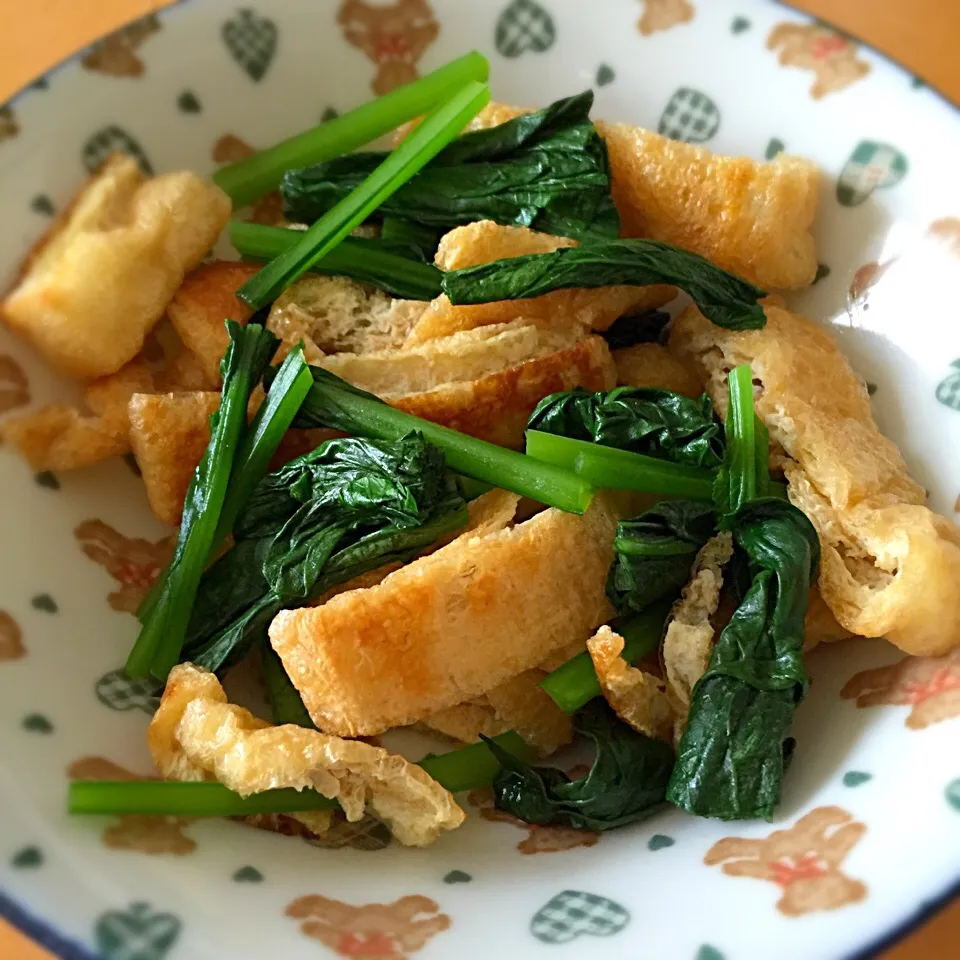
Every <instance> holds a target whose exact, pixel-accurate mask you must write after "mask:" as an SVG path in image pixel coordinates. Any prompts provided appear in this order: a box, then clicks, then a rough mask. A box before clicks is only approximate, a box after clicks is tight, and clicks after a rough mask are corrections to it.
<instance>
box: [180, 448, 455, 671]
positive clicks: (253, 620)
mask: <svg viewBox="0 0 960 960" xmlns="http://www.w3.org/2000/svg"><path fill="white" fill-rule="evenodd" d="M465 523H466V504H465V503H464V501H463V498H462V497H461V496H460V493H459V491H458V489H457V485H456V481H455V480H454V479H453V478H452V477H451V476H450V475H449V474H448V473H447V471H446V468H445V465H444V458H443V455H442V454H441V453H440V451H439V450H437V449H436V448H435V447H433V446H431V445H430V444H428V443H426V442H425V441H424V439H423V437H422V436H420V435H419V434H409V435H408V436H406V437H404V438H402V439H401V440H399V441H397V442H394V443H388V442H377V441H370V440H357V439H353V438H343V439H338V440H331V441H328V442H327V443H326V444H323V445H322V446H320V447H318V448H317V449H316V450H314V451H312V452H310V453H308V454H306V455H304V456H302V457H299V458H298V459H296V460H294V461H292V462H291V463H289V464H287V465H286V466H284V467H282V468H281V469H280V470H278V471H276V472H274V473H272V474H269V475H268V476H267V477H265V478H264V479H263V481H261V483H260V485H259V486H258V487H257V489H256V490H255V491H254V495H253V496H252V498H251V500H250V503H249V508H248V510H247V511H246V512H245V513H244V515H243V516H242V517H241V518H240V520H239V522H238V523H237V526H236V528H235V540H236V542H235V544H234V546H233V547H232V549H230V550H228V551H227V552H226V553H225V554H224V555H223V556H222V557H221V558H220V559H219V560H218V561H217V562H216V563H215V564H213V566H212V567H211V568H210V569H209V570H208V571H207V573H206V574H205V575H204V578H203V580H202V582H201V584H200V589H199V591H198V594H197V603H196V607H195V609H194V614H193V617H192V619H191V622H190V631H189V639H188V643H187V645H186V647H185V649H184V658H185V659H189V660H191V661H193V662H194V663H197V664H199V665H201V666H204V667H206V668H207V669H208V670H214V671H219V670H222V669H223V668H224V667H226V666H228V665H230V664H231V663H233V662H235V661H236V660H237V659H238V658H239V657H240V656H241V655H242V654H243V653H245V652H246V651H247V650H248V649H249V648H250V645H251V644H252V643H254V642H255V641H256V640H258V639H262V638H263V637H264V636H265V633H266V628H267V626H268V625H269V623H270V620H271V619H272V618H273V616H274V615H275V614H276V613H277V612H278V611H279V610H282V609H285V608H291V607H298V606H302V605H304V604H305V603H309V602H310V601H311V600H312V599H314V598H316V597H317V596H319V595H320V594H322V593H323V592H324V591H326V590H328V589H329V588H330V587H332V586H335V585H336V584H338V583H343V582H344V581H346V580H349V579H351V578H352V577H354V576H357V575H358V574H360V573H363V572H365V571H367V570H371V569H373V568H375V567H378V566H381V565H382V564H384V563H388V562H390V561H392V560H409V559H411V558H412V557H413V556H415V555H416V554H417V553H419V552H420V551H421V550H422V549H424V548H425V547H427V546H429V545H430V544H431V543H434V542H436V540H438V539H440V538H441V537H443V536H445V535H446V534H448V533H450V532H452V531H453V530H456V529H458V528H459V527H462V526H463V525H464V524H465Z"/></svg>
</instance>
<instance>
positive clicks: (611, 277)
mask: <svg viewBox="0 0 960 960" xmlns="http://www.w3.org/2000/svg"><path fill="white" fill-rule="evenodd" d="M656 283H669V284H671V285H673V286H675V287H679V288H680V289H681V290H683V291H684V292H685V293H688V294H689V295H690V297H691V298H692V299H693V302H694V303H695V304H696V305H697V306H698V307H699V308H700V310H701V312H702V313H703V315H704V316H705V317H706V318H707V319H708V320H711V321H712V322H713V323H715V324H716V325H717V326H719V327H726V328H727V329H729V330H759V329H761V328H762V327H763V326H764V325H765V324H766V322H767V319H766V317H765V316H764V313H763V307H762V306H761V305H760V303H759V302H758V301H759V300H760V299H761V297H763V296H764V292H763V290H761V289H760V288H759V287H755V286H754V285H753V284H752V283H748V282H747V281H746V280H743V279H742V278H740V277H738V276H735V275H734V274H732V273H727V271H726V270H721V269H720V267H717V266H714V264H712V263H711V262H710V261H709V260H706V259H704V258H703V257H701V256H698V255H697V254H695V253H689V252H688V251H686V250H681V249H679V248H678V247H671V246H669V245H668V244H666V243H660V242H658V241H656V240H590V241H589V242H584V243H581V244H580V246H578V247H567V248H565V249H562V250H554V251H553V252H552V253H532V254H528V255H527V256H523V257H510V258H509V259H506V260H493V261H492V262H490V263H482V264H479V265H478V266H475V267H464V268H463V269H461V270H448V271H447V272H446V273H444V275H443V292H444V293H445V294H446V295H447V296H448V297H449V298H450V302H451V303H453V304H474V303H491V302H493V301H497V300H518V299H526V298H527V297H540V296H543V294H545V293H550V292H552V291H553V290H565V289H568V288H571V287H575V288H585V289H595V288H596V287H609V286H613V285H615V284H627V285H632V286H639V287H645V286H649V285H651V284H656Z"/></svg>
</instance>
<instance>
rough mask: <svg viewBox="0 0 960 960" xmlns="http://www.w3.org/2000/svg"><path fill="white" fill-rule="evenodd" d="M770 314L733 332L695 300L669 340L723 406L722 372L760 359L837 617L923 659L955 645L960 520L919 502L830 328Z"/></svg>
mask: <svg viewBox="0 0 960 960" xmlns="http://www.w3.org/2000/svg"><path fill="white" fill-rule="evenodd" d="M766 314H767V326H766V327H765V328H764V329H763V330H752V331H745V332H742V333H733V332H730V331H726V330H721V329H720V328H719V327H715V326H714V325H713V324H711V323H709V322H708V321H707V320H706V319H704V317H703V316H702V315H701V314H700V313H699V312H698V311H697V310H695V309H692V308H691V309H690V310H687V311H685V312H684V313H683V314H682V315H681V316H680V317H679V318H678V320H677V321H676V323H675V324H674V327H673V330H672V332H671V336H670V344H669V347H670V349H671V350H672V351H675V352H676V353H677V355H678V356H680V357H681V359H685V360H687V361H689V362H691V363H693V364H694V365H695V366H696V367H697V369H698V371H699V372H700V373H701V375H702V376H703V378H704V381H705V382H706V384H707V389H708V390H709V391H710V393H711V395H712V396H713V398H714V402H715V403H716V404H717V406H718V407H719V408H721V409H723V407H724V405H725V398H726V385H725V376H726V372H727V371H728V370H729V369H730V368H732V367H734V366H736V365H737V364H741V363H749V364H750V365H751V367H752V368H753V373H754V377H755V378H757V379H758V380H759V382H760V388H759V394H758V397H757V412H758V413H759V415H760V416H761V417H762V418H763V420H764V422H765V423H766V424H767V426H768V427H769V429H770V437H771V439H772V440H773V441H774V442H775V443H776V444H777V445H779V447H781V448H782V449H783V451H784V452H785V454H786V462H785V463H784V472H785V474H786V477H787V480H788V483H789V495H790V499H791V500H792V502H793V503H795V504H796V505H797V506H798V507H800V509H802V510H803V511H804V513H806V514H807V516H809V517H810V519H811V520H812V521H813V523H814V526H816V528H817V532H818V533H819V534H820V543H821V546H822V548H823V557H822V561H821V568H820V582H819V583H820V593H821V594H822V596H823V599H824V600H825V601H826V603H827V606H828V607H829V608H830V610H831V611H832V612H833V614H834V615H835V616H836V618H837V620H838V621H839V623H840V625H841V626H842V627H844V628H845V629H846V630H849V631H850V632H851V633H854V634H860V635H863V636H869V637H880V636H883V637H886V638H887V639H888V640H890V641H891V642H892V643H895V644H896V645H897V646H898V647H900V648H901V649H902V650H904V651H906V652H907V653H911V654H915V655H918V656H940V655H943V654H945V653H948V652H949V651H950V650H952V649H954V648H956V647H957V646H958V645H960V590H958V589H957V585H958V584H960V529H958V528H957V527H956V526H955V525H954V524H952V523H950V521H949V520H946V519H945V518H943V517H941V516H938V515H937V514H935V513H933V512H932V511H931V510H929V509H928V508H927V507H925V506H924V505H923V504H924V499H925V496H924V491H923V489H922V488H921V487H920V485H919V484H917V483H915V482H914V481H913V480H912V479H911V478H910V477H909V475H908V474H907V468H906V465H905V464H904V462H903V458H902V457H901V456H900V451H899V450H898V449H897V447H896V445H895V444H893V443H892V442H891V441H890V440H888V439H887V438H886V437H884V436H882V435H881V433H880V431H879V430H878V429H877V425H876V423H875V422H874V419H873V414H872V412H871V407H870V400H869V397H868V395H867V391H866V387H865V385H864V383H863V381H862V380H861V379H860V378H859V377H858V376H857V375H856V374H855V373H854V372H853V370H851V368H850V365H849V364H848V363H847V360H846V358H845V357H844V356H843V354H842V353H841V352H840V350H839V348H838V347H837V345H836V343H834V341H833V339H832V338H831V337H830V335H829V334H828V333H827V331H826V330H824V329H823V328H822V327H820V326H819V325H818V324H816V323H813V322H812V321H810V320H807V319H806V318H804V317H800V316H797V315H795V314H791V313H789V312H788V311H786V310H783V309H780V308H779V307H776V306H768V307H767V308H766Z"/></svg>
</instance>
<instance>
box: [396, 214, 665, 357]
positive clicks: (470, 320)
mask: <svg viewBox="0 0 960 960" xmlns="http://www.w3.org/2000/svg"><path fill="white" fill-rule="evenodd" d="M576 245H577V243H576V241H575V240H570V239H568V238H566V237H554V236H550V235H549V234H546V233H537V232H536V231H535V230H530V229H528V228H527V227H505V226H501V225H500V224H497V223H494V222H493V221H491V220H481V221H479V222H478V223H470V224H467V225H466V226H463V227H456V228H455V229H454V230H451V231H450V232H449V233H447V234H445V235H444V237H443V238H442V239H441V241H440V246H439V247H438V248H437V255H436V258H435V262H436V264H437V266H438V267H440V269H441V270H459V269H461V268H463V267H475V266H477V265H479V264H481V263H489V262H490V261H491V260H504V259H507V258H510V257H520V256H524V255H526V254H530V253H550V252H552V251H554V250H558V249H560V248H561V247H575V246H576ZM675 293H676V291H675V290H674V289H673V287H668V286H663V285H659V286H653V287H625V286H618V287H603V288H601V289H599V290H555V291H554V292H553V293H548V294H545V295H544V296H542V297H535V298H533V299H527V300H501V301H498V302H496V303H481V304H475V305H472V306H456V307H455V306H453V304H451V303H450V301H449V300H448V299H447V297H446V295H444V294H441V295H440V296H439V297H437V298H436V299H435V300H433V301H431V303H430V305H429V306H428V307H427V309H426V310H425V311H424V313H423V315H422V316H421V317H420V319H419V321H418V322H417V324H416V325H415V326H414V327H413V329H412V331H411V332H410V335H409V337H408V338H407V346H415V345H417V344H422V343H425V342H426V341H428V340H434V339H436V338H438V337H446V336H449V335H450V334H452V333H458V332H460V331H462V330H473V329H475V328H476V327H482V326H487V325H488V324H498V323H509V322H510V321H512V320H516V319H517V318H523V319H524V320H526V321H528V322H531V323H538V324H540V325H542V326H546V327H550V328H552V329H555V328H557V327H559V326H561V325H575V326H579V327H581V328H582V329H583V330H606V329H607V327H609V326H610V324H612V323H613V321H614V320H616V319H617V318H618V317H622V316H624V314H627V313H640V312H643V311H644V310H653V309H655V308H656V307H660V306H663V304H665V303H667V302H668V301H670V300H672V299H673V297H674V295H675Z"/></svg>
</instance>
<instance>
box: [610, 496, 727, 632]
mask: <svg viewBox="0 0 960 960" xmlns="http://www.w3.org/2000/svg"><path fill="white" fill-rule="evenodd" d="M716 529H717V514H716V511H715V510H714V509H713V507H712V506H711V505H710V504H707V503H695V502H693V501H690V500H665V501H663V502H662V503H658V504H657V505H656V506H654V507H651V508H650V509H649V510H646V511H644V512H643V513H641V514H640V515H639V516H638V517H634V518H633V519H632V520H623V521H621V522H620V523H619V524H617V534H616V537H615V539H614V541H613V549H614V552H615V557H614V561H613V565H612V566H611V567H610V573H609V575H608V577H607V596H608V597H609V599H610V602H611V603H612V604H613V606H614V608H615V609H616V610H617V611H618V612H619V613H640V612H642V611H643V610H645V609H646V608H647V607H648V606H649V605H650V604H651V603H653V602H655V601H656V600H659V599H661V598H664V597H670V598H673V597H674V596H675V595H676V594H678V593H679V592H680V589H681V588H682V587H683V586H684V585H685V584H686V582H687V581H688V580H689V579H690V571H691V569H692V567H693V563H694V561H695V560H696V557H697V553H698V552H699V551H700V549H701V548H702V547H703V545H704V544H705V543H706V542H707V541H708V540H709V539H710V538H711V537H712V536H713V534H714V533H715V532H716Z"/></svg>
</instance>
